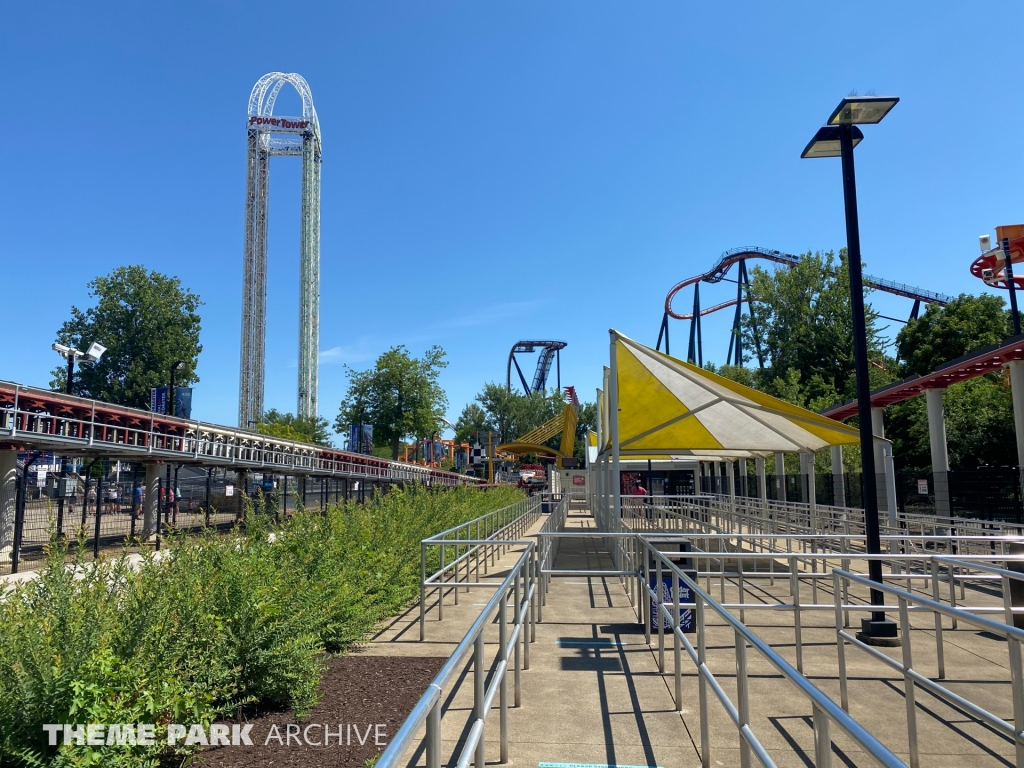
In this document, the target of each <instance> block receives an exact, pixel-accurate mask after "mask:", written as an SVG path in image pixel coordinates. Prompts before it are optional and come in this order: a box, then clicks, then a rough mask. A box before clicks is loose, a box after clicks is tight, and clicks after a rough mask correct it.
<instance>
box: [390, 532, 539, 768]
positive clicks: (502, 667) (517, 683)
mask: <svg viewBox="0 0 1024 768" xmlns="http://www.w3.org/2000/svg"><path fill="white" fill-rule="evenodd" d="M479 542H486V540H479ZM520 543H521V544H522V545H523V547H524V549H523V552H522V553H521V554H520V555H519V557H518V559H517V560H516V562H515V563H514V564H513V565H512V567H511V569H510V570H509V573H508V575H507V576H506V577H505V578H504V579H503V580H502V581H501V582H500V583H499V584H497V585H496V586H497V589H495V592H494V594H493V595H492V596H491V599H490V600H488V601H487V605H486V606H485V607H484V609H483V610H482V611H481V612H480V615H479V616H478V617H477V619H476V621H474V622H473V625H472V626H471V627H470V628H469V631H468V632H467V633H466V635H465V636H464V637H463V638H462V641H461V642H460V643H459V645H458V646H457V647H456V649H455V651H454V652H453V653H452V655H451V656H450V657H449V658H448V661H447V662H445V665H444V666H443V667H442V668H441V671H440V672H438V673H437V676H436V677H435V678H434V679H433V680H432V681H431V683H430V685H428V686H427V690H426V692H424V694H423V695H422V696H421V697H420V699H419V701H417V702H416V705H415V706H414V707H413V710H412V712H411V713H410V714H409V716H408V717H407V718H406V719H405V722H404V723H403V724H402V726H401V728H399V730H398V733H396V734H395V737H394V738H393V739H392V740H391V742H390V743H389V744H388V746H387V748H386V749H385V750H384V752H383V753H381V756H380V758H379V759H378V760H377V762H376V766H377V768H399V766H404V765H405V763H404V762H403V758H404V756H405V753H406V752H407V751H408V750H409V748H410V747H411V746H412V745H413V743H414V742H415V741H416V737H417V735H418V733H419V731H420V729H421V728H424V726H425V735H424V739H423V745H424V747H425V753H426V766H427V768H440V767H441V720H442V718H443V716H444V709H445V707H444V701H445V693H446V692H447V691H448V688H449V686H450V685H451V684H452V683H453V682H454V684H455V686H456V688H457V687H458V685H459V678H460V675H461V672H462V671H463V669H464V668H465V666H466V665H467V663H471V664H472V667H473V678H472V679H473V710H472V715H471V716H470V717H471V726H470V730H469V735H468V736H467V738H466V740H465V743H464V744H463V746H462V750H461V752H460V753H459V755H458V758H457V761H456V765H457V768H467V766H469V765H470V763H472V764H473V765H474V766H475V768H485V763H486V752H485V741H484V730H485V727H486V724H487V719H488V716H489V715H490V713H491V711H492V709H493V706H494V700H495V697H497V698H498V718H499V732H500V736H499V741H500V760H501V762H503V763H504V762H507V761H508V709H509V697H508V675H507V672H508V670H509V659H510V658H511V660H512V671H513V696H514V699H513V706H516V707H518V706H521V704H522V699H521V675H522V670H523V669H524V665H523V659H524V655H525V657H526V659H527V663H528V658H529V644H530V642H532V641H533V637H532V636H531V635H532V632H531V631H530V630H529V625H531V624H532V622H533V606H534V603H535V602H536V594H537V584H536V579H535V574H536V567H537V565H536V563H537V551H536V548H535V546H534V543H533V542H531V541H523V542H520ZM510 595H511V597H512V631H511V633H509V620H508V601H509V597H510ZM495 613H497V617H498V641H497V645H496V649H497V652H496V655H495V658H494V659H493V660H492V661H491V662H490V663H488V661H487V660H486V643H485V630H487V628H488V627H490V626H491V625H492V623H493V622H494V616H495ZM470 660H471V661H470ZM488 675H489V676H490V682H488V681H487V678H488Z"/></svg>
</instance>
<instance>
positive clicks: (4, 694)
mask: <svg viewBox="0 0 1024 768" xmlns="http://www.w3.org/2000/svg"><path fill="white" fill-rule="evenodd" d="M519 498H522V495H521V494H520V493H519V492H518V491H515V490H514V489H511V488H499V489H492V490H490V491H487V492H481V491H478V490H476V489H472V488H458V489H452V490H447V491H441V492H437V491H427V490H423V489H418V488H415V487H414V488H412V489H409V490H396V491H394V492H392V493H390V494H388V495H386V496H381V495H379V494H378V495H377V496H375V498H374V499H373V501H372V502H371V503H368V504H365V505H355V504H348V505H344V504H342V505H337V506H332V507H330V509H328V510H327V512H326V513H325V514H321V513H320V512H318V511H307V512H300V513H297V514H295V515H293V516H291V517H289V518H288V519H287V520H285V521H283V522H282V523H281V524H276V523H275V522H274V521H273V520H272V519H271V518H270V517H269V516H268V515H265V514H262V513H261V509H262V505H261V504H259V503H258V504H257V505H256V508H255V509H251V510H250V514H249V515H248V516H247V524H246V528H245V529H244V530H243V529H241V528H239V529H236V530H235V531H234V532H233V533H232V534H231V535H229V536H217V535H215V534H214V533H213V532H211V531H207V532H204V533H203V534H201V535H199V536H192V537H187V536H184V535H182V534H172V535H170V536H169V538H168V539H167V540H166V542H165V544H166V545H165V547H164V549H163V550H162V551H161V552H160V553H159V555H156V554H154V553H152V552H150V553H148V554H147V555H145V556H144V557H143V559H142V562H141V563H139V564H138V565H137V567H135V568H134V569H133V568H132V567H131V565H130V564H129V563H128V561H127V560H126V559H124V558H113V559H102V560H100V561H98V562H93V561H92V560H91V559H89V558H90V554H89V553H87V552H84V551H83V549H82V547H81V545H79V547H78V549H77V551H76V553H75V555H74V557H73V564H72V567H66V566H65V561H66V556H67V551H66V549H65V547H64V545H62V544H60V543H58V542H54V543H52V544H51V545H50V552H49V563H48V567H47V568H46V569H45V570H44V571H43V572H42V573H41V575H40V577H39V578H38V579H36V580H34V581H31V582H28V583H26V584H23V585H21V586H18V587H17V588H15V589H13V590H12V591H10V592H9V593H8V594H7V595H6V596H5V597H4V599H3V600H2V601H0V768H6V767H7V766H44V765H45V766H86V765H104V766H155V765H157V763H158V762H159V758H160V756H161V752H162V751H163V750H165V749H166V747H165V746H161V742H163V743H164V744H165V743H166V726H167V724H168V723H172V722H173V723H204V724H209V723H211V722H214V721H216V720H217V719H218V718H219V717H223V716H224V715H226V714H229V713H231V712H233V711H234V710H236V709H237V708H238V707H239V706H240V705H242V704H246V703H258V704H259V705H261V706H263V707H275V706H280V707H293V708H295V709H296V710H297V711H298V712H300V713H302V712H305V711H308V710H309V709H310V708H311V707H312V706H313V705H314V704H315V703H316V691H317V687H318V684H319V679H320V671H321V660H322V654H323V652H324V651H330V652H340V651H344V650H345V649H346V648H348V647H349V646H351V645H352V643H354V642H357V641H359V640H360V639H361V638H363V637H364V636H365V635H366V633H367V632H369V631H370V630H371V629H373V627H374V626H375V625H376V624H377V623H378V622H379V621H380V620H381V619H383V618H385V617H387V616H389V615H392V614H394V613H395V612H396V611H398V610H399V609H401V608H402V607H403V606H404V605H406V604H407V603H408V602H409V601H410V600H412V599H413V598H414V597H416V596H417V595H418V592H419V586H418V581H419V567H420V566H419V549H420V546H419V542H420V541H421V540H422V539H423V538H426V537H427V536H430V535H432V534H434V533H437V532H438V531H441V530H443V529H445V528H449V527H452V526H454V525H457V524H458V523H460V522H464V521H466V520H469V519H472V518H474V517H478V516H479V515H481V514H484V513H485V512H488V511H490V510H493V509H498V508H500V507H504V506H507V505H509V504H511V503H513V502H515V501H517V500H518V499H519ZM271 534H273V535H271ZM140 722H145V723H155V724H156V725H157V739H156V745H155V746H148V747H146V746H136V747H87V746H77V745H74V746H71V747H62V746H57V747H49V746H47V743H46V734H45V733H44V731H43V724H44V723H82V724H87V723H103V724H113V723H140Z"/></svg>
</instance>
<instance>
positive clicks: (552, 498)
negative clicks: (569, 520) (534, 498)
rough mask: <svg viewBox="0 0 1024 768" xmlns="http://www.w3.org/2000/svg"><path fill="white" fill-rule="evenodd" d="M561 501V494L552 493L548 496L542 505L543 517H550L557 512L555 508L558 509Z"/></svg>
mask: <svg viewBox="0 0 1024 768" xmlns="http://www.w3.org/2000/svg"><path fill="white" fill-rule="evenodd" d="M561 501H562V494H560V493H552V494H550V495H548V496H547V499H546V500H545V501H542V502H541V503H540V513H541V514H542V515H550V514H551V513H552V512H554V511H555V507H557V506H558V505H559V504H560V503H561Z"/></svg>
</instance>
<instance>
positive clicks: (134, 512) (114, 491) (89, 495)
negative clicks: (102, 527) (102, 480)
mask: <svg viewBox="0 0 1024 768" xmlns="http://www.w3.org/2000/svg"><path fill="white" fill-rule="evenodd" d="M98 497H99V494H98V491H97V489H96V486H95V485H93V484H92V483H91V482H90V483H89V484H88V488H87V490H86V492H85V508H86V509H87V510H89V509H96V501H97V499H98ZM77 498H78V495H77V494H75V495H73V496H72V497H71V499H70V510H71V513H72V514H74V511H75V502H76V501H77ZM145 503H146V487H145V486H144V485H142V484H141V483H136V484H135V486H134V487H133V488H132V490H131V516H132V517H133V518H135V519H136V520H138V519H139V518H141V517H142V509H143V507H144V506H145ZM170 503H171V504H174V491H171V494H170ZM125 511H126V510H125V509H124V507H123V505H122V499H121V488H120V487H119V486H118V484H117V483H109V484H107V485H106V486H105V487H104V488H103V508H102V512H103V514H105V515H117V514H120V513H122V512H125Z"/></svg>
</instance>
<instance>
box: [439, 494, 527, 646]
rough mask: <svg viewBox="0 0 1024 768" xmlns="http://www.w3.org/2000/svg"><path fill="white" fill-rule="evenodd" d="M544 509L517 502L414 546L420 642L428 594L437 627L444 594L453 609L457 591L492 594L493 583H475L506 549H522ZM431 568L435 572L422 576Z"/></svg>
mask: <svg viewBox="0 0 1024 768" xmlns="http://www.w3.org/2000/svg"><path fill="white" fill-rule="evenodd" d="M544 503H545V502H544V501H543V498H542V496H540V495H538V496H531V497H529V498H526V499H521V500H519V501H517V502H516V503H514V504H511V505H509V506H507V507H502V508H501V509H496V510H494V511H493V512H488V513H487V514H485V515H481V516H480V517H477V518H474V519H473V520H469V521H467V522H465V523H461V524H460V525H456V526H453V527H452V528H449V529H448V530H446V531H442V532H441V533H438V534H436V535H434V536H431V537H430V538H428V539H423V541H421V542H420V640H423V639H424V637H425V633H426V614H427V610H428V607H427V598H428V593H436V594H437V619H438V621H443V620H444V598H445V593H446V592H452V593H454V597H455V605H458V604H459V590H460V588H461V589H463V590H465V591H469V589H470V588H472V587H480V586H484V587H489V588H493V586H494V584H493V582H483V581H482V580H481V577H482V576H486V575H487V574H488V572H489V569H490V568H491V567H494V565H495V564H496V563H497V559H498V558H499V557H501V556H502V554H504V552H506V551H508V549H509V548H510V547H512V546H514V545H515V544H521V543H522V542H521V540H522V539H523V537H524V536H525V535H526V531H528V530H529V529H530V527H531V526H532V525H533V524H534V523H535V522H536V521H537V519H538V518H539V517H540V514H541V509H542V505H543V504H544ZM435 557H436V560H434V558H435ZM435 562H436V570H432V572H430V573H428V572H427V571H428V567H429V568H433V566H434V563H435ZM474 574H475V575H476V581H474V580H473V576H474Z"/></svg>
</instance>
